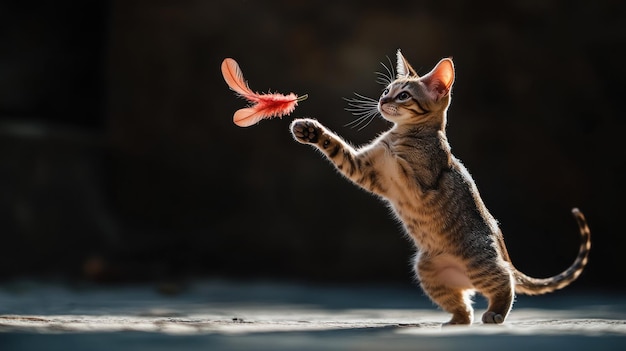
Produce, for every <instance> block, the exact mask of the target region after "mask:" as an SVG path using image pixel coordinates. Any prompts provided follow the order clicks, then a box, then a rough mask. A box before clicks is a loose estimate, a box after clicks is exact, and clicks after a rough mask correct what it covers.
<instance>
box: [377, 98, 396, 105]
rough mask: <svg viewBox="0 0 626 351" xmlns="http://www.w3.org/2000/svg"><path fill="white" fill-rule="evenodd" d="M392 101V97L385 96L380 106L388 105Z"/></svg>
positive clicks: (381, 99)
mask: <svg viewBox="0 0 626 351" xmlns="http://www.w3.org/2000/svg"><path fill="white" fill-rule="evenodd" d="M391 100H393V99H392V98H391V97H390V96H383V97H381V98H380V104H381V105H382V104H386V103H388V102H391Z"/></svg>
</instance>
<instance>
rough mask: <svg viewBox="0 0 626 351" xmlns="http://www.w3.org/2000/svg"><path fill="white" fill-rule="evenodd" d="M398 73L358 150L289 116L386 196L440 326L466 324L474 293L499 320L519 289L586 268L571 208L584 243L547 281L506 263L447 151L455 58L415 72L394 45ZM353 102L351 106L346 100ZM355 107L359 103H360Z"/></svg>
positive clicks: (489, 317)
mask: <svg viewBox="0 0 626 351" xmlns="http://www.w3.org/2000/svg"><path fill="white" fill-rule="evenodd" d="M396 56H397V60H396V61H397V63H396V65H397V68H396V71H397V73H396V75H395V77H394V76H393V73H392V70H389V69H388V70H389V71H390V77H388V78H389V79H388V85H387V86H386V88H385V89H384V91H383V93H382V95H381V96H380V98H379V99H378V100H377V101H376V103H375V106H376V107H373V105H374V104H372V103H371V102H372V101H374V100H370V103H369V106H368V103H367V101H364V102H365V105H364V107H361V108H362V109H363V111H361V112H362V114H364V115H366V116H370V117H371V116H372V115H373V114H374V113H373V112H364V111H366V110H367V109H368V108H370V107H372V108H375V109H376V113H377V114H378V113H379V114H380V115H382V117H383V118H384V119H386V120H388V121H389V122H391V123H392V124H393V126H392V127H391V128H390V129H389V130H387V131H386V132H384V133H382V134H381V135H379V136H378V137H377V138H376V139H374V140H373V141H372V142H371V143H369V144H367V145H364V146H362V147H360V148H357V149H355V148H354V147H352V146H351V145H350V144H349V143H348V142H346V141H345V140H343V139H342V138H341V137H339V136H338V135H336V134H335V133H333V132H331V131H330V130H329V129H328V128H326V127H324V126H323V125H322V124H321V123H320V122H318V121H317V120H315V119H310V118H298V119H294V120H293V121H292V122H291V125H290V129H291V134H292V136H293V137H294V139H295V140H296V141H298V142H300V143H302V144H310V145H312V146H314V147H315V148H317V149H318V150H319V151H321V153H323V154H324V155H325V156H326V158H327V159H328V160H329V161H330V162H331V163H332V164H333V165H334V166H335V167H336V169H337V170H338V171H339V173H341V174H342V175H343V176H345V177H346V178H347V179H349V180H350V181H352V182H353V183H354V184H356V185H358V186H359V187H361V188H363V189H364V190H366V191H368V192H370V193H372V194H375V195H377V196H379V197H380V198H382V199H383V200H385V201H386V202H387V203H388V204H389V207H390V208H391V209H392V211H393V213H394V215H395V217H396V218H397V219H398V220H399V221H400V222H401V223H402V225H403V228H404V230H405V232H406V234H407V235H408V236H409V237H410V238H411V239H412V241H413V242H414V244H415V247H416V255H415V259H414V269H415V274H416V278H417V280H418V281H419V284H420V286H421V288H422V289H423V291H424V292H425V294H426V295H427V296H428V297H429V298H430V299H431V300H432V301H433V302H434V303H435V304H437V305H438V306H439V307H440V308H441V309H443V310H444V311H446V312H448V313H450V314H451V315H452V316H451V319H450V320H449V321H448V322H447V323H444V324H445V325H454V324H461V325H469V324H472V322H473V319H474V311H473V308H472V300H471V297H472V296H473V295H474V293H475V292H478V293H480V294H482V295H483V296H484V297H485V298H486V299H487V300H488V307H487V311H486V312H485V313H484V314H483V315H482V322H483V323H486V324H487V323H489V324H492V323H495V324H500V323H503V322H504V320H505V318H506V317H507V315H508V314H509V312H510V310H511V307H512V304H513V300H514V295H515V293H518V294H527V295H537V294H544V293H548V292H552V291H554V290H557V289H561V288H563V287H565V286H567V285H569V284H570V283H571V282H573V281H574V280H575V279H576V278H578V276H579V275H580V274H581V273H582V271H583V269H584V267H585V266H586V265H587V261H588V255H589V251H590V248H591V239H590V230H589V227H588V226H587V223H586V221H585V218H584V216H583V214H582V213H581V212H580V211H579V210H578V209H576V208H574V209H573V210H572V213H573V215H574V218H575V219H576V221H577V223H578V226H579V231H580V236H581V244H580V248H579V252H578V256H577V258H576V259H575V261H574V262H573V263H572V264H571V266H570V267H569V268H567V269H566V270H565V271H563V272H562V273H560V274H558V275H555V276H553V277H550V278H544V279H538V278H532V277H529V276H527V275H525V274H524V273H522V272H520V271H518V270H517V269H516V268H515V267H514V266H513V264H512V262H511V259H510V257H509V254H508V253H507V249H506V246H505V244H504V240H503V236H502V232H501V230H500V228H499V226H498V222H497V221H496V220H495V219H494V217H493V216H492V215H491V214H490V213H489V211H488V210H487V208H486V207H485V205H484V203H483V200H482V199H481V197H480V194H479V192H478V189H477V187H476V184H475V183H474V180H473V179H472V177H471V175H470V173H469V172H468V171H467V169H466V168H465V167H464V166H463V164H462V163H461V161H459V160H458V159H457V158H456V157H455V156H453V155H452V153H451V151H450V145H449V143H448V140H447V137H446V118H447V110H448V106H449V104H450V99H451V89H452V84H453V82H454V78H455V70H454V64H453V62H452V59H451V58H444V59H442V60H440V61H439V63H437V65H436V66H435V67H434V68H433V69H432V70H431V71H430V72H428V73H427V74H425V75H423V76H421V77H420V76H419V75H418V74H417V73H416V71H415V70H414V69H413V68H412V67H411V65H410V64H409V62H408V61H407V60H406V59H405V57H404V56H403V55H402V53H401V51H400V50H398V51H397V54H396ZM352 106H357V105H354V104H352ZM357 109H358V106H357Z"/></svg>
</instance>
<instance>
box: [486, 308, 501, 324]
mask: <svg viewBox="0 0 626 351" xmlns="http://www.w3.org/2000/svg"><path fill="white" fill-rule="evenodd" d="M502 322H504V316H502V315H501V314H499V313H495V312H493V311H487V312H485V313H484V314H483V323H485V324H502Z"/></svg>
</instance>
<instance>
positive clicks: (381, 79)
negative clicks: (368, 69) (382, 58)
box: [374, 56, 396, 86]
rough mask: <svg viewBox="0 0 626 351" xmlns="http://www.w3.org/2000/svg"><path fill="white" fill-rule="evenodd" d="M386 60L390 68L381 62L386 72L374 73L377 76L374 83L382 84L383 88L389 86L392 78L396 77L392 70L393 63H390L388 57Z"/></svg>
mask: <svg viewBox="0 0 626 351" xmlns="http://www.w3.org/2000/svg"><path fill="white" fill-rule="evenodd" d="M387 60H388V61H389V67H391V68H389V67H388V66H387V65H385V64H384V63H382V62H381V63H380V64H381V66H383V67H384V68H385V71H386V72H374V74H376V75H377V76H378V78H377V79H376V83H379V84H382V85H384V86H388V85H389V84H391V82H393V81H394V79H395V78H394V77H395V76H396V73H395V72H394V69H393V63H392V62H391V59H390V58H389V56H387Z"/></svg>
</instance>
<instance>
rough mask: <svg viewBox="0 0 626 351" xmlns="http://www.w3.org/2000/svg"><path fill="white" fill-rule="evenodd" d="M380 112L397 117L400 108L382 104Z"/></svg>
mask: <svg viewBox="0 0 626 351" xmlns="http://www.w3.org/2000/svg"><path fill="white" fill-rule="evenodd" d="M379 106H380V112H382V113H386V114H388V115H390V116H397V115H398V114H399V113H398V106H396V105H391V104H380V105H379Z"/></svg>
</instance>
